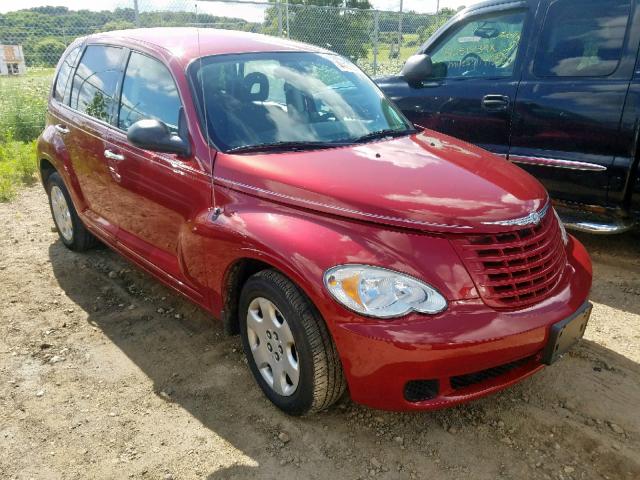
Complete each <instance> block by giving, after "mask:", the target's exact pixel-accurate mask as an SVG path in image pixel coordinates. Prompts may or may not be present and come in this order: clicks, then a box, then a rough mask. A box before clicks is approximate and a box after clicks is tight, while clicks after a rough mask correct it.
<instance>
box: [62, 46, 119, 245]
mask: <svg viewBox="0 0 640 480" xmlns="http://www.w3.org/2000/svg"><path fill="white" fill-rule="evenodd" d="M123 52H124V49H123V48H121V47H115V46H109V45H88V46H87V47H86V49H85V50H84V53H83V54H82V58H81V60H80V63H79V64H78V67H77V68H76V70H75V73H74V76H73V80H72V82H71V91H70V95H69V97H70V98H69V106H70V110H69V109H67V110H68V111H67V114H66V115H65V117H66V118H65V122H64V125H62V127H63V128H64V132H65V133H64V136H65V145H66V146H67V150H68V152H69V157H70V160H71V164H72V165H73V170H74V173H75V175H76V177H77V180H78V184H79V187H80V190H81V192H82V196H83V197H84V200H85V206H86V210H85V211H84V212H83V213H84V214H85V215H86V216H87V217H89V218H90V219H91V220H92V222H93V224H94V225H95V226H97V227H98V228H100V229H101V230H102V231H103V233H104V234H106V235H108V236H111V237H115V235H116V232H117V228H118V227H117V225H118V224H117V221H116V219H115V216H116V213H117V209H118V205H117V202H116V201H115V200H116V199H114V198H113V196H112V195H111V191H112V188H111V185H112V184H113V182H114V181H115V179H116V176H117V174H116V172H115V171H114V168H113V167H114V165H113V163H112V162H111V160H110V159H108V158H106V157H105V155H104V152H105V149H106V143H105V138H106V136H107V134H108V132H109V129H110V125H109V120H110V118H111V115H112V112H113V108H114V96H115V93H116V90H117V88H118V84H119V82H120V80H121V76H122V60H123Z"/></svg>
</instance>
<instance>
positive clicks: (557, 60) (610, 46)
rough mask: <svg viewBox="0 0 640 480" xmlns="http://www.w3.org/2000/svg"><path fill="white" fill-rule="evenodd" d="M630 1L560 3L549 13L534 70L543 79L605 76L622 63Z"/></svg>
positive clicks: (554, 5)
mask: <svg viewBox="0 0 640 480" xmlns="http://www.w3.org/2000/svg"><path fill="white" fill-rule="evenodd" d="M630 12H631V2H630V1H629V0H558V1H557V2H555V3H553V4H552V5H551V6H550V7H549V10H548V11H547V16H546V19H545V23H544V28H543V30H542V35H541V36H540V43H539V44H538V50H537V52H536V58H535V62H534V67H533V71H534V73H535V74H536V75H537V76H539V77H601V76H607V75H611V74H612V73H613V72H614V71H615V70H616V68H617V67H618V63H619V62H620V58H621V56H622V47H623V45H624V39H625V35H626V32H627V24H628V22H629V15H630Z"/></svg>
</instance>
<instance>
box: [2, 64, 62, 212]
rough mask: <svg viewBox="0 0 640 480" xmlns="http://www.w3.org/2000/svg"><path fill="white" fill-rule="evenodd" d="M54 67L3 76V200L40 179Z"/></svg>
mask: <svg viewBox="0 0 640 480" xmlns="http://www.w3.org/2000/svg"><path fill="white" fill-rule="evenodd" d="M52 76H53V69H51V68H46V69H35V68H31V69H29V73H28V74H27V75H24V76H15V77H0V92H1V93H0V202H7V201H9V200H11V199H12V198H13V197H15V195H16V193H17V191H18V189H19V188H20V187H21V186H24V185H31V184H33V183H34V182H35V181H36V171H37V165H36V153H35V148H36V142H35V139H36V138H37V137H38V135H40V132H42V129H43V128H44V122H45V115H46V113H47V97H48V95H49V86H50V83H51V77H52Z"/></svg>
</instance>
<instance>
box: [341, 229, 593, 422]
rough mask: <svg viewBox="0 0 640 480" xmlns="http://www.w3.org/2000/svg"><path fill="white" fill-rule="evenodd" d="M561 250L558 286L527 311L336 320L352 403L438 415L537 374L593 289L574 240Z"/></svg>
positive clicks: (472, 307) (464, 304)
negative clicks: (553, 334) (553, 335)
mask: <svg viewBox="0 0 640 480" xmlns="http://www.w3.org/2000/svg"><path fill="white" fill-rule="evenodd" d="M567 250H568V251H567V253H568V263H567V266H566V270H565V272H564V276H563V280H562V281H561V283H560V285H559V286H558V287H557V289H556V290H555V292H554V293H553V295H552V296H551V297H549V298H547V299H546V300H544V301H543V302H541V303H539V304H536V305H533V306H531V307H529V308H526V309H522V310H518V311H497V310H494V309H492V308H489V307H487V306H486V305H485V304H484V303H483V302H482V300H480V299H474V300H464V301H455V302H451V303H450V304H449V308H448V309H447V310H446V311H445V312H443V313H442V314H439V315H436V316H432V317H429V316H425V315H417V314H416V315H409V316H407V317H404V318H402V319H398V320H394V321H371V320H368V321H365V322H363V321H359V322H344V320H343V321H341V320H340V319H334V322H332V323H333V327H334V328H333V329H332V330H333V332H332V333H333V336H334V339H335V342H336V345H337V347H338V351H339V352H340V356H341V360H342V364H343V368H344V371H345V375H346V377H347V383H348V385H349V391H350V394H351V398H352V399H353V400H354V401H355V402H358V403H362V404H365V405H368V406H371V407H374V408H379V409H384V410H430V409H437V408H442V407H447V406H453V405H456V404H459V403H463V402H467V401H469V400H473V399H475V398H479V397H482V396H485V395H488V394H490V393H493V392H496V391H498V390H501V389H503V388H506V387H508V386H510V385H512V384H514V383H517V382H518V381H520V380H522V379H523V378H526V377H527V376H529V375H532V374H533V373H535V372H537V371H538V370H540V369H542V368H543V366H544V365H543V364H542V361H541V360H542V351H543V349H544V347H545V345H546V343H547V341H548V338H549V332H550V328H551V326H552V325H553V324H554V323H556V322H559V321H561V320H563V319H565V318H567V317H569V316H571V315H572V314H573V313H574V312H576V311H577V310H578V309H579V308H580V307H581V306H582V305H583V304H584V303H585V302H586V301H587V298H588V295H589V290H590V288H591V277H592V271H591V262H590V260H589V256H588V254H587V252H586V250H585V249H584V247H583V246H582V244H580V242H578V241H577V240H576V239H575V238H573V237H571V238H570V242H569V245H568V248H567ZM416 382H422V383H416ZM434 386H435V387H437V388H436V390H435V391H434V390H433V388H434Z"/></svg>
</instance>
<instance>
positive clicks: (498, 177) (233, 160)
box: [214, 130, 548, 232]
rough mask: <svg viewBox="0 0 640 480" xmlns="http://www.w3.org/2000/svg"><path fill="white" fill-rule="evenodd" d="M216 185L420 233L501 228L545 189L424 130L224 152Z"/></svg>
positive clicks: (535, 206)
mask: <svg viewBox="0 0 640 480" xmlns="http://www.w3.org/2000/svg"><path fill="white" fill-rule="evenodd" d="M214 177H215V182H216V183H217V184H219V185H224V186H226V187H228V188H231V189H234V190H240V191H243V192H245V193H248V194H250V195H255V196H259V197H263V198H268V199H270V200H273V201H277V202H280V203H285V204H288V205H292V206H297V207H302V208H306V209H312V210H316V211H320V212H325V213H329V214H332V215H339V216H344V217H349V218H354V219H358V220H365V221H371V222H378V223H383V224H387V225H393V226H397V227H405V228H407V227H408V228H412V229H419V230H425V231H434V232H441V231H449V232H469V231H486V232H492V231H504V230H509V229H513V228H517V225H514V223H517V224H519V225H522V224H523V223H522V222H512V221H511V222H510V220H514V219H521V218H523V217H527V216H528V215H530V214H531V213H532V212H537V211H540V210H541V209H542V208H544V207H545V206H546V204H547V202H548V195H547V193H546V191H545V189H544V187H543V186H542V185H541V184H540V183H539V182H538V181H537V180H536V179H535V178H533V177H531V176H530V175H529V174H527V173H526V172H525V171H524V170H521V169H520V168H518V167H516V166H515V165H512V164H511V163H509V162H508V161H506V160H504V159H502V158H500V157H498V156H496V155H493V154H491V153H489V152H487V151H485V150H482V149H480V148H477V147H474V146H472V145H469V144H467V143H464V142H461V141H459V140H456V139H453V138H451V137H448V136H446V135H441V134H438V133H435V132H432V131H429V130H425V131H424V132H421V133H417V134H413V135H410V136H405V137H400V138H395V139H386V140H381V141H375V142H371V143H366V144H361V145H351V146H346V147H337V148H332V149H323V150H314V151H303V152H286V153H260V154H235V155H232V154H224V153H219V154H218V155H217V156H216V159H215V167H214Z"/></svg>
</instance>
